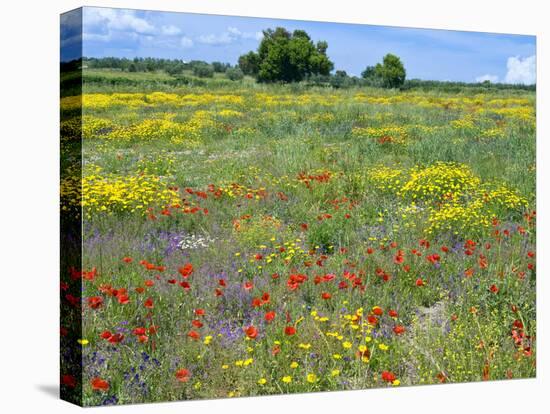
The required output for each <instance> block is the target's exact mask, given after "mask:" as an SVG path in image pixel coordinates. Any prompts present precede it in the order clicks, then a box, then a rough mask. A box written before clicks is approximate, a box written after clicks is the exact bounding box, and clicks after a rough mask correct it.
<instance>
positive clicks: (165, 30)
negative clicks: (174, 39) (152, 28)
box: [161, 25, 181, 36]
mask: <svg viewBox="0 0 550 414" xmlns="http://www.w3.org/2000/svg"><path fill="white" fill-rule="evenodd" d="M161 32H162V34H163V35H166V36H177V35H179V34H180V33H181V30H180V29H179V28H178V27H176V26H173V25H169V26H162V28H161Z"/></svg>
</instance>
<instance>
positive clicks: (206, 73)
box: [193, 64, 214, 78]
mask: <svg viewBox="0 0 550 414" xmlns="http://www.w3.org/2000/svg"><path fill="white" fill-rule="evenodd" d="M193 73H194V74H195V76H198V77H199V78H211V77H213V76H214V68H213V67H212V65H208V64H197V65H195V66H194V67H193Z"/></svg>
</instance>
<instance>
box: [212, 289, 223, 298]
mask: <svg viewBox="0 0 550 414" xmlns="http://www.w3.org/2000/svg"><path fill="white" fill-rule="evenodd" d="M214 295H216V296H223V291H222V290H221V289H218V288H216V289H215V290H214Z"/></svg>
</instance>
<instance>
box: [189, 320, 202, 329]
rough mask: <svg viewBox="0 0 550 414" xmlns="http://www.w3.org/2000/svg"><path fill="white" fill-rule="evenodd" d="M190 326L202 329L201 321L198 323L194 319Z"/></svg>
mask: <svg viewBox="0 0 550 414" xmlns="http://www.w3.org/2000/svg"><path fill="white" fill-rule="evenodd" d="M191 324H192V325H193V326H194V327H195V328H202V327H203V323H202V322H201V321H199V320H198V319H194V320H193V321H191Z"/></svg>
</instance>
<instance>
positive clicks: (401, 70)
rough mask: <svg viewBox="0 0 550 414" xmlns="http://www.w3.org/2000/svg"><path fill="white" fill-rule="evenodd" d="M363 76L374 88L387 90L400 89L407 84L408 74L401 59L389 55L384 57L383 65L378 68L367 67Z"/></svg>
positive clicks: (377, 66)
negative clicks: (380, 87)
mask: <svg viewBox="0 0 550 414" xmlns="http://www.w3.org/2000/svg"><path fill="white" fill-rule="evenodd" d="M361 76H362V77H363V78H365V79H367V80H368V81H369V83H370V84H371V85H374V86H378V85H381V86H384V87H385V88H399V87H401V86H403V84H404V83H405V77H406V76H407V72H406V71H405V67H404V66H403V63H402V62H401V59H399V57H397V56H395V55H392V54H391V53H388V54H387V55H386V56H384V59H383V60H382V63H381V64H380V63H377V64H376V66H367V68H366V69H365V70H364V71H363V72H362V73H361Z"/></svg>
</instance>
